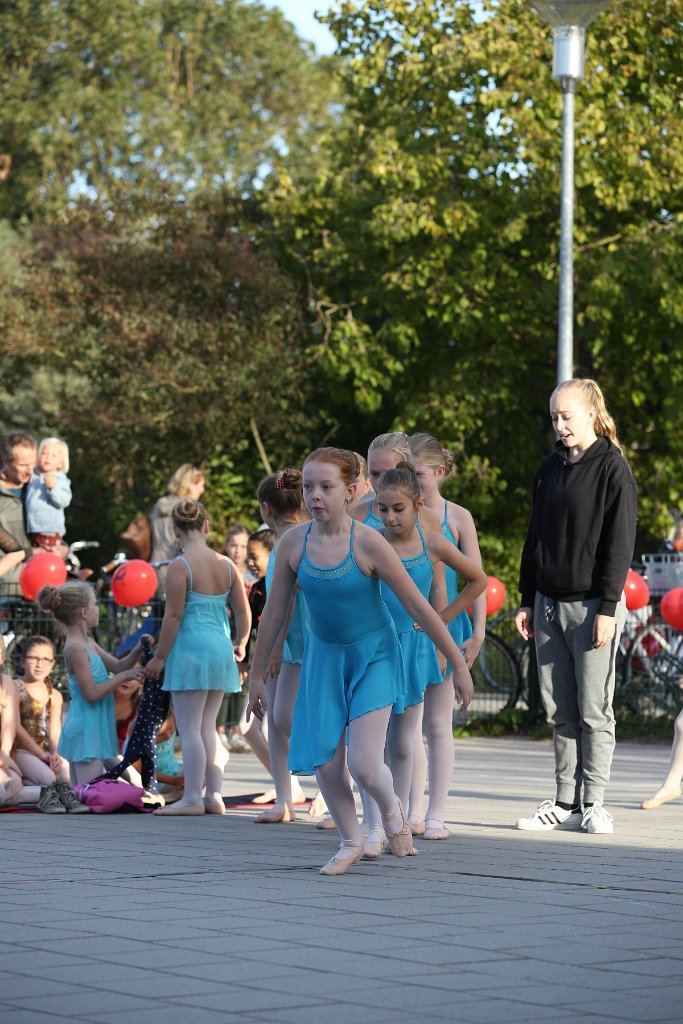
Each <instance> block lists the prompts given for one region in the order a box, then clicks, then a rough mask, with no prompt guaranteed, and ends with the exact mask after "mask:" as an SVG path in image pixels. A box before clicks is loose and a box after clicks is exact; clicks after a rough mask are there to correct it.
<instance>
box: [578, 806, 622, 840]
mask: <svg viewBox="0 0 683 1024" xmlns="http://www.w3.org/2000/svg"><path fill="white" fill-rule="evenodd" d="M581 828H582V829H583V830H584V831H585V832H590V833H591V835H604V836H607V835H611V834H612V832H614V818H613V817H612V815H611V814H610V813H609V811H606V810H605V808H604V807H603V806H602V804H601V803H600V801H599V800H596V801H595V803H594V804H593V806H592V807H587V808H586V810H585V811H584V812H583V820H582V822H581Z"/></svg>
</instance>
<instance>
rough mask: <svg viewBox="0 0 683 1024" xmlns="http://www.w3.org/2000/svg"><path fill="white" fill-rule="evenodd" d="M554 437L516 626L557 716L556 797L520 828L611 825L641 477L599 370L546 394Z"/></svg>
mask: <svg viewBox="0 0 683 1024" xmlns="http://www.w3.org/2000/svg"><path fill="white" fill-rule="evenodd" d="M550 418H551V420H552V423H553V428H554V430H555V433H556V435H557V443H556V445H555V449H554V451H553V452H552V454H551V455H549V456H548V457H547V458H545V459H544V460H543V462H542V463H541V465H540V467H539V469H538V472H537V473H536V477H535V480H534V489H533V508H532V513H531V522H530V523H529V529H528V531H527V536H526V541H525V544H524V550H523V552H522V562H521V569H520V580H519V589H520V591H521V594H522V607H521V608H520V609H519V611H518V612H517V616H516V619H515V621H516V625H517V629H518V630H519V632H520V633H521V635H522V636H523V637H524V639H525V640H526V639H527V638H528V637H531V636H533V637H535V642H536V653H537V657H538V670H539V679H540V685H541V696H542V698H543V704H544V707H545V710H546V713H547V715H548V721H549V722H550V724H551V725H552V726H553V739H554V748H555V778H556V783H557V793H556V798H555V800H546V801H544V802H543V803H542V804H541V805H540V806H539V807H538V808H537V810H536V811H535V812H534V813H533V814H532V815H530V816H529V817H527V818H520V819H519V820H518V822H517V828H520V829H524V830H528V831H546V830H550V829H554V828H565V829H583V830H584V831H587V832H592V833H608V832H612V831H613V830H614V826H613V819H612V816H611V815H610V814H609V813H608V811H606V810H605V808H604V806H603V801H604V793H605V788H606V786H607V783H608V781H609V774H610V767H611V763H612V756H613V753H614V742H615V741H614V714H613V711H612V698H613V695H614V683H615V659H616V650H617V645H618V643H619V635H620V633H621V630H622V628H623V625H624V619H625V616H626V608H625V603H624V598H623V589H624V583H625V580H626V573H627V572H628V569H629V566H630V563H631V559H632V557H633V545H634V540H635V528H636V484H635V481H634V479H633V475H632V473H631V470H630V469H629V465H628V463H627V461H626V459H625V458H624V456H623V453H622V451H621V448H620V447H619V442H618V440H617V435H616V427H615V424H614V420H613V419H612V417H611V416H610V415H609V413H608V412H607V408H606V406H605V400H604V398H603V395H602V392H601V390H600V388H599V387H598V385H597V384H596V382H595V381H593V380H570V381H565V382H564V383H563V384H560V385H558V387H557V388H556V389H555V391H554V392H553V394H552V396H551V398H550Z"/></svg>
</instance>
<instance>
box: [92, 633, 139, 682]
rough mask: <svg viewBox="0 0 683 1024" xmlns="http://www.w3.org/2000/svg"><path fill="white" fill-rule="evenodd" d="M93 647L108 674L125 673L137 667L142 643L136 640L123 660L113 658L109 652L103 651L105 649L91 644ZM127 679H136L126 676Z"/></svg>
mask: <svg viewBox="0 0 683 1024" xmlns="http://www.w3.org/2000/svg"><path fill="white" fill-rule="evenodd" d="M93 647H94V648H95V650H96V651H97V653H98V654H99V656H100V658H101V659H102V661H103V662H104V664H105V667H106V668H107V669H108V671H109V672H124V673H125V672H127V671H128V669H131V668H133V667H134V666H135V665H137V663H138V662H139V660H140V655H141V654H142V642H141V641H140V640H138V642H137V643H136V645H135V647H134V648H133V650H132V651H129V652H128V654H125V655H124V656H123V658H115V657H114V655H113V654H110V653H109V651H105V649H104V648H103V647H100V645H99V644H97V643H94V642H93ZM127 678H128V679H133V678H137V677H133V676H127Z"/></svg>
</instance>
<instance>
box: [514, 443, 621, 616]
mask: <svg viewBox="0 0 683 1024" xmlns="http://www.w3.org/2000/svg"><path fill="white" fill-rule="evenodd" d="M635 534H636V482H635V480H634V479H633V474H632V473H631V470H630V468H629V465H628V463H627V461H626V459H625V458H624V457H623V455H622V454H621V452H620V451H619V449H618V448H617V447H616V445H613V444H612V443H611V442H610V441H608V440H607V438H606V437H598V439H597V440H596V441H594V442H593V444H592V445H591V446H590V448H588V449H587V450H586V451H585V452H584V454H583V456H582V457H581V458H580V459H579V461H578V462H570V461H569V459H568V458H567V449H566V448H565V447H564V445H563V444H562V442H561V441H558V442H557V443H556V445H555V450H554V452H552V454H551V455H549V456H548V457H547V458H546V459H544V460H543V462H542V463H541V465H540V467H539V469H538V472H537V473H536V477H535V479H534V491H533V511H532V514H531V522H530V523H529V529H528V530H527V535H526V540H525V542H524V549H523V551H522V562H521V568H520V575H519V589H520V591H521V594H522V606H523V607H525V608H532V607H533V604H534V596H535V594H536V591H540V593H541V594H545V596H546V597H552V598H555V599H556V600H559V601H582V600H585V599H586V598H590V597H599V598H600V607H599V609H598V614H601V615H614V613H615V609H616V606H617V604H618V602H619V600H620V598H621V595H622V591H623V589H624V583H625V582H626V573H627V572H628V569H629V566H630V564H631V559H632V558H633V546H634V543H635Z"/></svg>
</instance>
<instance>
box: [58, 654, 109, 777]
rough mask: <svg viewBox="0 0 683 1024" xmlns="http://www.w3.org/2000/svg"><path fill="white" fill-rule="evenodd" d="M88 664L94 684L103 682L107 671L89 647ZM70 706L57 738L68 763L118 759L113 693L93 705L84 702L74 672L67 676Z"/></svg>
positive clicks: (87, 701)
mask: <svg viewBox="0 0 683 1024" xmlns="http://www.w3.org/2000/svg"><path fill="white" fill-rule="evenodd" d="M88 665H89V667H90V671H91V673H92V678H93V682H94V683H95V685H97V684H98V683H106V682H107V680H108V679H109V670H108V669H107V667H106V665H105V664H104V662H103V661H102V659H101V657H100V656H99V654H97V653H96V652H95V651H92V650H91V649H90V648H88ZM69 692H70V694H71V704H70V705H69V713H68V715H67V716H66V721H65V722H64V728H63V729H62V734H61V736H60V737H59V746H58V748H57V749H58V752H59V754H60V755H61V756H62V757H65V758H66V760H67V761H76V762H84V761H106V760H108V759H109V758H112V757H118V756H119V744H118V741H117V739H116V716H115V714H114V694H113V693H108V694H107V696H106V697H103V698H102V700H98V701H95V702H94V703H93V704H91V703H90V701H89V700H86V699H85V697H84V696H83V694H82V693H81V690H80V687H79V685H78V682H77V680H76V676H75V675H74V674H73V672H70V673H69Z"/></svg>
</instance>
